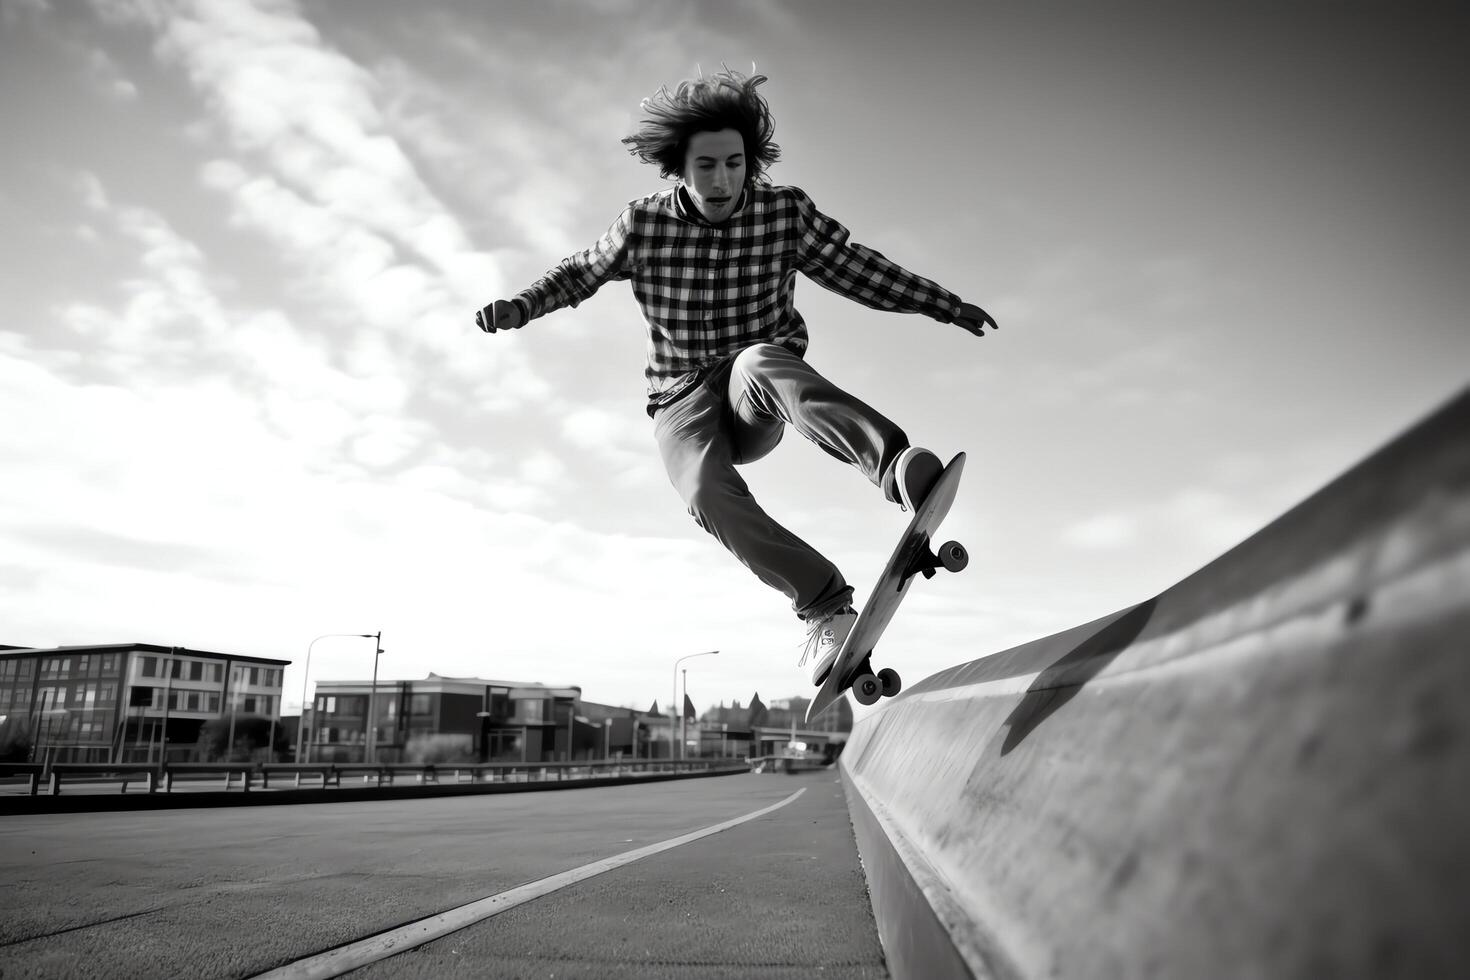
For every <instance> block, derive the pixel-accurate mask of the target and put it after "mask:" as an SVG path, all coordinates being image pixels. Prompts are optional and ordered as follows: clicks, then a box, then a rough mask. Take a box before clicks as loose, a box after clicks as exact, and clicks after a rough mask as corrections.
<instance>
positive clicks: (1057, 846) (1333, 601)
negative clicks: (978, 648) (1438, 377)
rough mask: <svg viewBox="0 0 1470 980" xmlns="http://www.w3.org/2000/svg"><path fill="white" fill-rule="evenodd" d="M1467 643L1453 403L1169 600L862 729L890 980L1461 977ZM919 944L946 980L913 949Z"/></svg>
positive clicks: (869, 828)
mask: <svg viewBox="0 0 1470 980" xmlns="http://www.w3.org/2000/svg"><path fill="white" fill-rule="evenodd" d="M981 587H983V586H981ZM1467 637H1470V393H1465V394H1462V395H1461V396H1459V397H1458V398H1457V399H1455V400H1454V401H1453V402H1452V403H1450V404H1449V405H1448V406H1446V407H1445V408H1444V409H1443V410H1442V411H1440V412H1439V413H1437V414H1436V415H1434V416H1433V417H1431V418H1430V419H1428V420H1427V421H1425V422H1424V423H1423V424H1421V425H1420V426H1418V427H1416V428H1415V429H1413V430H1412V431H1410V432H1409V433H1408V434H1406V435H1405V436H1403V437H1402V438H1400V439H1399V440H1397V441H1395V442H1394V443H1393V444H1391V445H1390V446H1388V447H1387V448H1385V449H1384V450H1382V451H1381V452H1379V453H1377V454H1375V455H1374V456H1373V457H1371V458H1370V459H1368V460H1367V461H1366V462H1364V463H1363V464H1361V465H1359V466H1358V467H1356V468H1355V469H1353V470H1352V471H1351V472H1349V473H1348V474H1346V475H1345V476H1343V477H1342V478H1341V479H1339V480H1337V481H1335V482H1334V483H1332V484H1331V485H1329V486H1328V487H1327V488H1325V489H1324V490H1322V491H1321V492H1319V493H1318V494H1316V495H1314V496H1313V497H1312V498H1310V499H1309V500H1307V501H1306V502H1305V503H1303V504H1302V505H1300V506H1299V507H1297V508H1295V509H1293V510H1292V511H1290V512H1289V513H1287V514H1285V515H1283V516H1282V517H1281V518H1280V519H1279V520H1277V521H1275V522H1274V523H1272V524H1271V525H1270V526H1268V527H1267V528H1266V529H1265V530H1263V531H1261V532H1260V533H1259V534H1257V535H1255V536H1254V537H1252V538H1250V539H1249V540H1247V541H1246V542H1244V543H1243V544H1242V545H1240V546H1239V547H1237V548H1235V549H1234V550H1232V551H1230V552H1228V553H1227V554H1226V555H1224V556H1223V557H1221V558H1220V559H1218V560H1217V561H1215V562H1213V563H1212V564H1210V565H1209V566H1207V567H1205V568H1204V569H1201V570H1200V571H1199V572H1197V573H1196V574H1194V575H1192V576H1190V577H1189V578H1187V579H1185V580H1184V581H1182V582H1180V583H1179V584H1178V585H1176V586H1174V587H1173V588H1171V589H1169V590H1168V591H1166V592H1164V593H1162V594H1160V595H1159V596H1156V597H1155V598H1153V599H1149V600H1147V601H1145V602H1141V603H1139V604H1137V605H1135V606H1131V607H1129V608H1127V609H1123V610H1120V611H1118V612H1116V613H1113V614H1112V615H1109V616H1105V617H1102V618H1100V619H1098V620H1096V621H1094V622H1092V623H1088V624H1086V625H1083V626H1079V627H1077V628H1075V629H1072V630H1068V631H1065V632H1063V633H1059V634H1057V635H1055V636H1051V637H1047V638H1045V639H1041V640H1037V641H1035V642H1033V643H1028V644H1025V645H1023V646H1020V647H1016V648H1014V649H1012V650H1008V651H1005V652H1003V653H1000V654H997V655H995V656H991V657H986V658H984V659H981V660H976V661H974V662H972V663H968V664H963V665H961V666H957V667H955V668H953V669H951V670H948V671H945V672H943V673H941V674H938V675H936V676H934V677H931V678H928V679H927V680H925V681H923V682H922V683H920V684H918V685H917V686H915V687H914V688H912V689H910V690H908V691H906V692H905V693H904V694H902V695H900V696H899V697H898V698H896V699H894V700H893V701H892V702H888V703H887V705H886V707H884V708H882V709H881V710H879V711H876V712H874V713H873V714H871V715H869V716H868V717H866V718H864V719H863V720H862V721H861V722H860V723H859V724H858V725H857V727H856V730H855V731H854V732H853V735H852V738H851V740H850V741H849V743H848V745H847V748H846V749H845V751H844V753H843V755H842V757H841V760H840V761H841V767H842V770H843V773H844V778H845V780H846V782H847V785H848V787H849V792H850V794H851V795H852V797H853V798H854V804H853V807H852V809H853V816H854V826H855V829H856V830H857V833H858V837H859V843H860V847H861V850H862V854H863V860H864V865H865V868H866V869H867V871H868V875H869V882H870V888H871V891H872V893H873V901H874V909H875V912H876V913H877V914H878V916H879V929H880V934H881V935H882V936H883V939H884V945H885V950H886V951H887V953H888V956H889V965H890V968H891V970H892V972H893V975H894V976H895V977H899V978H903V977H919V976H923V977H937V976H966V975H974V976H1023V977H1024V976H1120V977H1121V976H1220V975H1230V976H1336V977H1344V976H1364V977H1367V976H1372V977H1384V976H1403V977H1410V976H1413V977H1418V976H1439V975H1451V974H1453V973H1454V972H1455V971H1457V970H1459V969H1462V968H1463V964H1464V962H1465V961H1466V959H1467V957H1470V834H1467V833H1466V830H1465V828H1467V827H1470V702H1467V695H1470V655H1467V652H1470V647H1467ZM900 870H901V872H902V873H899V872H900ZM920 895H922V897H923V899H922V903H921V902H920V901H919V900H918V898H917V897H916V896H920ZM931 920H932V922H935V923H938V924H939V925H940V926H941V927H942V928H943V930H944V932H945V933H946V934H947V935H948V938H949V942H950V944H951V945H952V947H953V949H954V950H955V952H956V954H957V957H958V960H959V961H960V962H959V964H958V965H956V964H955V963H952V962H951V963H948V964H947V965H945V964H944V963H942V962H939V961H933V960H925V959H923V957H922V955H921V952H922V951H920V952H915V951H914V950H913V949H912V948H910V947H914V946H921V945H922V944H923V943H912V942H911V943H908V944H907V945H905V942H904V939H903V936H904V934H905V933H911V934H913V935H915V936H923V935H926V934H928V933H929V932H932V927H931V925H930V924H929V923H930V922H931ZM923 942H930V941H929V940H924V941H923ZM930 945H932V943H930ZM936 962H939V965H936Z"/></svg>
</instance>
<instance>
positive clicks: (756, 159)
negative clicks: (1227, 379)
mask: <svg viewBox="0 0 1470 980" xmlns="http://www.w3.org/2000/svg"><path fill="white" fill-rule="evenodd" d="M765 80H766V79H765V76H762V75H755V76H751V77H747V76H745V75H742V74H740V73H738V72H731V71H724V72H721V73H719V74H716V75H713V76H710V77H700V78H697V79H691V80H688V81H685V82H682V83H680V84H679V85H678V86H677V87H676V88H675V89H674V90H673V91H672V92H671V91H669V89H668V88H663V89H660V90H659V92H658V93H657V94H655V95H654V96H653V97H652V98H649V99H645V100H644V101H643V103H642V108H643V110H644V112H645V113H646V114H647V116H646V118H645V119H644V120H643V121H642V122H641V123H640V125H639V128H638V131H637V132H636V133H634V134H633V135H631V136H629V137H627V138H626V139H624V140H623V142H624V143H625V144H628V145H629V148H630V150H629V152H631V153H633V154H634V155H636V156H637V157H638V158H639V159H641V160H643V161H644V162H645V163H652V164H656V165H657V166H658V167H659V172H660V175H661V176H663V177H666V178H677V181H678V183H677V184H676V186H674V187H672V188H670V189H667V190H664V191H661V192H659V193H657V194H652V195H650V196H648V197H645V198H642V199H641V200H637V201H633V202H631V203H630V204H628V206H627V207H626V208H625V209H624V210H623V213H622V214H621V215H619V216H618V219H617V220H616V221H615V222H614V223H613V225H612V227H611V228H609V229H608V231H607V233H606V234H605V235H603V237H602V238H601V239H600V240H599V241H598V242H597V243H596V244H595V245H593V246H592V247H591V248H589V249H587V250H586V251H584V252H579V253H577V254H576V255H572V256H570V257H568V258H566V259H564V260H563V261H562V262H561V263H560V264H559V265H557V267H556V268H554V269H552V270H551V271H550V272H548V273H547V274H546V275H545V276H543V277H542V278H541V279H539V280H538V281H537V282H535V283H534V284H533V285H531V286H530V288H528V289H526V290H523V291H522V292H520V293H517V294H516V295H515V296H514V297H512V298H511V299H509V300H496V301H495V302H494V303H492V304H491V305H489V306H487V307H485V308H484V309H482V310H481V311H480V312H479V313H478V314H476V318H475V319H476V323H477V324H478V325H479V326H480V328H481V329H483V330H485V331H487V332H489V333H495V332H496V331H498V330H507V329H516V328H519V327H522V326H524V325H525V324H526V323H527V322H528V321H530V320H533V319H535V318H536V317H539V316H544V315H546V314H547V313H550V312H552V311H553V310H557V309H560V308H562V307H566V306H571V307H575V306H577V305H578V304H579V303H580V302H581V301H582V300H584V299H587V298H588V297H589V296H591V295H592V294H593V293H594V292H596V291H597V289H598V288H599V287H600V286H602V285H603V284H604V283H606V282H609V281H613V280H630V281H631V282H632V284H633V294H634V296H635V297H636V298H637V300H638V303H639V304H640V306H641V307H642V310H643V315H644V318H645V319H646V320H647V322H648V331H649V332H648V368H647V370H646V371H645V374H646V376H647V378H648V396H649V400H648V413H649V415H650V416H651V417H652V418H653V422H654V434H655V438H656V439H657V441H658V447H659V452H660V454H661V455H662V457H663V461H664V466H665V467H666V468H667V470H668V474H669V479H670V480H671V481H672V483H673V484H674V487H675V489H676V490H677V491H678V492H679V495H680V496H681V497H682V498H683V499H684V502H685V504H686V505H687V507H688V509H689V513H690V514H691V515H692V516H693V517H694V519H695V520H696V521H697V522H698V523H699V525H700V526H701V527H703V528H704V529H705V530H706V531H708V532H710V534H712V535H714V536H715V538H717V539H718V540H719V542H720V543H721V544H723V545H724V546H725V547H726V548H727V549H728V550H729V551H730V552H731V553H732V554H734V555H735V557H737V558H739V559H740V561H742V562H743V563H744V564H745V565H746V567H748V568H749V569H750V570H751V571H752V572H754V573H755V574H756V575H757V576H758V577H759V578H760V579H761V581H763V582H765V583H766V584H768V585H770V586H772V587H773V588H776V589H779V590H780V591H781V592H784V593H785V594H786V595H787V597H788V598H790V600H791V603H792V607H793V608H794V609H795V611H796V613H797V616H798V617H799V618H800V619H801V620H803V621H804V622H805V623H806V624H807V642H806V644H805V649H804V652H803V655H802V658H801V662H800V664H798V666H801V665H803V664H805V663H806V662H807V661H808V660H809V659H813V660H814V664H813V669H812V674H811V677H812V683H813V684H820V683H821V682H822V681H823V680H824V679H825V677H826V675H827V672H828V671H829V670H830V669H831V666H832V663H833V661H834V660H835V659H836V657H837V653H838V651H839V650H840V649H841V647H842V643H843V641H844V640H845V639H846V638H847V634H848V633H849V632H850V631H851V629H852V626H853V623H854V622H856V620H857V613H856V612H855V611H854V610H853V608H852V588H851V587H850V586H849V585H848V584H847V582H846V580H845V579H844V578H843V577H842V573H841V572H840V571H838V569H837V567H836V566H835V565H833V564H832V563H831V562H830V561H828V560H827V559H826V558H824V557H823V556H822V555H821V554H819V553H818V552H817V551H816V550H815V549H813V548H812V547H811V546H810V545H808V544H806V543H805V542H804V541H802V540H801V539H799V538H797V537H796V536H795V535H793V534H792V533H791V532H790V531H788V530H786V529H785V528H784V527H782V526H781V525H779V524H777V523H776V522H775V521H774V520H772V519H771V518H770V516H769V515H767V514H766V512H765V511H764V510H762V509H761V507H760V506H759V505H758V504H757V503H756V502H755V499H754V498H753V497H752V496H751V495H750V491H749V489H748V488H747V486H746V484H745V481H744V480H743V479H741V477H740V475H739V474H738V473H737V471H736V469H735V467H736V466H737V465H739V464H745V463H750V462H754V461H755V460H757V459H760V458H761V457H763V456H765V455H766V454H767V453H769V452H770V451H771V450H772V449H773V448H775V446H776V444H777V443H778V442H779V441H780V439H781V435H782V433H783V432H784V430H785V427H786V426H787V425H791V426H793V427H794V428H795V429H796V430H797V431H798V432H800V433H801V434H802V435H803V436H805V437H806V438H808V439H810V440H811V441H812V442H815V443H816V444H817V445H819V446H821V447H822V448H823V449H825V450H826V451H827V452H828V453H831V454H832V455H833V456H836V457H837V458H838V459H841V460H844V461H845V462H848V463H850V464H852V465H854V466H856V467H857V468H858V469H860V470H861V471H862V473H863V475H865V476H866V477H867V478H868V479H869V480H870V481H872V482H873V483H874V484H876V485H877V486H879V487H881V488H882V489H883V491H884V493H885V495H886V496H887V498H888V499H889V500H892V501H895V502H897V503H899V504H901V505H902V506H903V507H904V508H906V509H912V508H914V507H916V506H917V505H918V504H919V503H920V502H921V501H922V500H923V499H924V495H925V494H927V493H928V491H929V489H930V488H931V487H932V486H933V485H934V482H935V480H937V479H938V477H939V474H940V472H941V471H942V469H943V466H942V464H941V463H940V461H939V459H938V457H937V456H935V454H934V453H932V452H930V451H929V450H927V449H922V448H919V447H915V446H911V445H910V444H909V440H908V437H907V436H906V435H905V434H904V432H903V431H902V430H901V429H900V428H899V427H898V426H896V425H894V424H893V423H892V422H891V421H889V420H888V419H887V418H885V417H884V416H882V415H880V414H879V413H878V412H876V411H874V410H873V409H872V408H870V407H869V406H868V405H866V404H864V403H863V402H861V401H859V400H858V399H856V398H854V397H853V396H851V395H849V394H848V393H846V392H844V391H842V390H841V389H839V388H838V387H836V386H835V385H833V384H832V383H831V382H829V381H827V380H826V379H825V378H823V377H822V376H821V375H820V374H818V373H817V372H816V371H815V370H813V369H812V368H811V366H809V365H808V364H807V363H806V362H805V360H803V355H804V354H805V352H806V349H807V329H806V324H805V322H804V321H803V320H802V318H801V315H800V314H799V313H797V312H796V309H795V307H794V306H793V302H792V300H793V288H794V285H795V277H796V273H797V272H801V273H804V274H805V275H806V276H808V277H809V278H811V279H813V280H815V281H816V282H818V283H820V284H821V285H823V286H825V287H826V288H828V289H831V290H833V291H834V292H837V293H840V294H841V295H844V296H847V297H849V298H850V299H853V300H856V301H857V302H859V303H862V304H864V305H866V306H870V307H872V308H874V309H880V310H891V311H894V312H901V313H923V314H925V315H926V316H929V317H932V318H933V319H936V320H939V321H940V322H942V323H954V324H956V325H958V326H960V327H961V328H963V329H965V330H968V331H969V332H970V333H973V334H974V335H976V336H977V337H980V336H984V328H985V327H986V326H990V327H992V328H994V327H996V323H995V321H994V320H993V319H991V317H990V316H989V314H987V313H986V312H985V311H984V310H982V309H980V308H979V307H978V306H974V305H972V304H969V303H965V302H963V301H962V300H960V298H959V297H958V296H955V295H954V294H953V293H950V292H948V291H946V290H944V289H942V288H940V287H939V286H937V285H935V284H934V283H932V282H930V281H928V280H927V279H922V278H920V277H919V276H916V275H913V274H912V273H910V272H907V271H906V270H904V269H902V268H900V267H898V266H897V265H895V264H894V263H892V262H890V261H888V260H887V259H886V258H884V257H883V256H882V255H880V254H879V253H878V252H875V251H873V250H872V249H869V248H866V247H864V246H862V245H858V244H856V243H854V242H851V241H849V240H848V232H847V229H846V228H844V227H843V226H842V225H840V224H838V223H837V222H836V221H834V220H832V219H831V218H829V217H827V216H826V215H824V214H822V213H821V212H820V211H818V210H817V209H816V207H815V206H814V205H813V204H812V202H811V199H810V198H808V197H807V195H806V194H805V193H804V192H803V191H801V190H800V189H799V188H795V187H778V186H771V185H770V184H769V182H768V181H767V180H766V179H765V175H766V171H767V169H768V168H769V166H770V165H771V164H772V163H774V162H775V161H776V160H777V159H779V157H780V147H779V146H777V145H776V144H775V143H774V142H772V139H771V136H772V133H773V131H774V127H773V125H772V121H771V115H770V110H769V107H768V106H767V105H766V102H765V99H764V98H762V97H761V96H760V94H759V93H758V92H757V91H756V89H757V86H759V85H760V84H761V83H763V82H764V81H765Z"/></svg>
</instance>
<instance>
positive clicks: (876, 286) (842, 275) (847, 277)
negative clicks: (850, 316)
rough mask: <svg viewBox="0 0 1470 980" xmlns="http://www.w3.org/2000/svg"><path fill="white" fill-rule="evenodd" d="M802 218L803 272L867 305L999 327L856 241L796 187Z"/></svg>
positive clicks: (975, 328)
mask: <svg viewBox="0 0 1470 980" xmlns="http://www.w3.org/2000/svg"><path fill="white" fill-rule="evenodd" d="M795 193H796V199H797V209H798V213H799V214H800V215H801V218H802V223H803V236H802V249H803V261H804V264H803V267H802V268H803V271H804V272H806V274H807V275H809V276H811V278H812V279H814V280H815V281H817V282H818V283H820V284H821V285H823V286H826V287H827V288H828V289H830V290H832V291H833V292H836V293H840V294H842V295H844V296H846V297H848V298H849V299H852V300H856V301H857V302H859V303H862V304H863V305H864V306H870V307H872V308H874V309H878V310H892V311H894V312H898V313H922V314H924V315H926V316H929V317H932V318H934V319H935V320H938V321H939V322H940V323H954V324H957V325H958V326H959V327H961V328H962V329H964V330H968V331H969V332H970V333H972V334H974V335H975V336H977V337H983V336H985V328H986V327H987V326H988V327H990V328H991V329H992V330H998V329H999V327H998V326H997V324H996V322H995V319H994V318H993V317H991V315H990V314H989V313H986V312H985V311H984V310H982V309H981V308H980V307H978V306H976V305H975V304H973V303H966V302H964V301H963V300H961V299H960V298H959V297H958V296H956V295H954V294H953V293H951V292H949V291H948V290H946V289H944V288H943V287H941V286H940V285H938V284H937V283H934V282H931V281H929V280H928V279H925V278H924V277H922V276H916V275H914V274H913V273H912V272H909V271H908V270H907V269H905V268H903V267H902V266H900V265H898V264H897V263H895V262H892V261H891V260H889V259H887V258H885V257H884V255H883V254H882V253H881V252H878V251H875V250H874V249H871V248H868V247H867V246H866V245H859V244H858V243H857V242H854V241H852V240H851V238H850V237H849V235H848V231H847V229H846V228H844V227H843V226H842V225H841V224H840V223H839V222H837V221H835V220H834V219H832V218H830V217H828V216H827V215H825V214H823V213H822V212H821V211H819V210H817V208H816V206H815V205H813V204H812V202H811V199H810V198H809V197H807V196H806V194H805V192H802V191H796V192H795Z"/></svg>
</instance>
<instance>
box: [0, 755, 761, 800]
mask: <svg viewBox="0 0 1470 980" xmlns="http://www.w3.org/2000/svg"><path fill="white" fill-rule="evenodd" d="M746 768H747V766H746V762H745V760H742V759H676V760H669V759H639V760H617V759H610V760H594V761H583V762H483V763H460V762H450V763H442V762H441V763H362V762H336V763H332V762H322V763H258V762H167V763H152V764H148V763H120V764H119V763H101V762H98V763H91V762H54V763H51V764H50V765H49V766H46V765H43V764H40V763H0V780H5V779H7V778H8V779H15V778H17V777H20V778H23V779H25V781H26V790H27V792H28V794H29V795H31V796H38V795H41V794H42V792H43V789H42V787H43V786H44V792H45V794H47V795H50V796H59V795H61V790H62V786H63V785H68V784H69V785H72V786H80V785H85V786H88V787H91V788H94V789H95V788H97V787H98V786H99V784H101V785H105V784H109V783H116V784H118V789H119V792H122V793H127V792H139V791H141V792H145V793H160V792H162V793H172V792H174V791H175V790H176V789H177V790H180V791H187V790H196V791H197V790H199V789H207V788H209V785H210V784H211V783H213V784H215V788H216V789H220V790H224V791H231V790H239V791H240V792H250V791H251V790H254V789H259V790H276V789H283V788H290V789H300V788H301V787H302V786H303V784H305V785H306V787H307V788H319V789H326V788H329V787H337V788H341V787H342V786H343V780H344V779H346V780H347V781H348V783H349V785H350V784H351V783H359V784H362V785H371V786H375V787H383V786H393V785H395V784H396V783H398V781H399V780H405V781H412V783H414V784H416V785H422V784H425V783H432V784H439V783H441V781H442V782H454V783H510V782H515V783H527V782H530V783H534V782H562V781H565V780H577V779H603V778H607V777H609V776H617V777H636V776H641V775H654V774H664V773H698V772H705V773H711V774H712V773H715V772H727V771H743V770H745V769H746ZM285 784H289V785H285Z"/></svg>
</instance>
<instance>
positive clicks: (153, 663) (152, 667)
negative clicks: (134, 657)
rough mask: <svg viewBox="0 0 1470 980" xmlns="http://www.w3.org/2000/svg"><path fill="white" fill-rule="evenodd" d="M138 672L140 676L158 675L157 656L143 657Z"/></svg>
mask: <svg viewBox="0 0 1470 980" xmlns="http://www.w3.org/2000/svg"><path fill="white" fill-rule="evenodd" d="M138 674H139V676H141V677H157V676H158V658H157V657H144V658H143V667H142V669H140V670H139V671H138Z"/></svg>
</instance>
